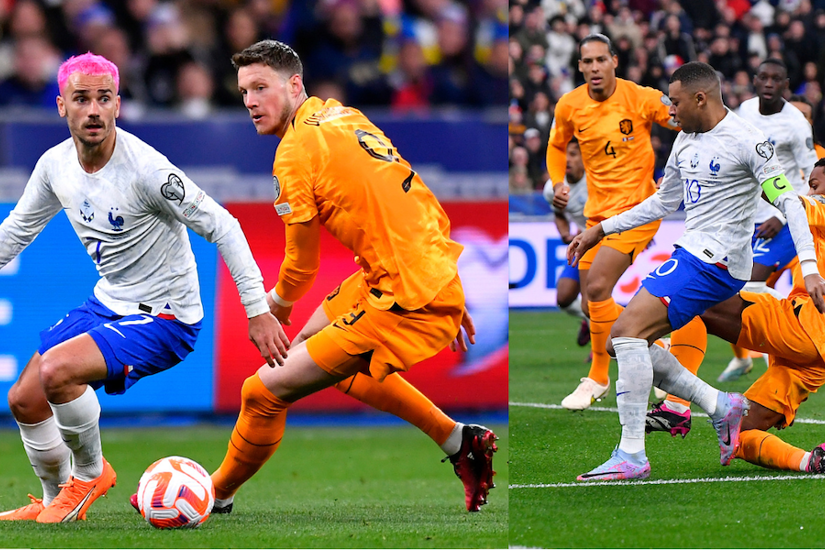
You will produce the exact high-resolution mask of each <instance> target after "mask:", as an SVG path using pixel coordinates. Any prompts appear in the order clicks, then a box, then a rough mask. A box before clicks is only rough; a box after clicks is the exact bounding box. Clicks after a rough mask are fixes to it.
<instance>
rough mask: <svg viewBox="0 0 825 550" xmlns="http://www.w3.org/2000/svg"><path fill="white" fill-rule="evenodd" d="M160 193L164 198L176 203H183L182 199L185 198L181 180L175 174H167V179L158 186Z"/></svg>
mask: <svg viewBox="0 0 825 550" xmlns="http://www.w3.org/2000/svg"><path fill="white" fill-rule="evenodd" d="M160 193H161V195H163V197H164V198H165V199H166V200H170V201H172V202H176V203H178V204H183V199H184V198H186V189H185V188H184V187H183V181H181V179H180V178H179V177H178V176H177V175H175V174H169V179H168V180H167V181H166V183H164V184H163V185H162V186H161V187H160Z"/></svg>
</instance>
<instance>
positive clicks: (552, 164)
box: [547, 78, 673, 222]
mask: <svg viewBox="0 0 825 550" xmlns="http://www.w3.org/2000/svg"><path fill="white" fill-rule="evenodd" d="M669 107H670V100H669V99H668V97H667V96H665V95H664V94H663V93H662V92H661V91H659V90H655V89H653V88H647V87H644V86H639V85H638V84H635V83H633V82H630V81H628V80H622V79H621V78H619V79H616V90H615V91H614V92H613V95H611V96H610V97H609V98H607V99H606V100H605V101H596V100H594V99H592V98H591V97H590V95H589V94H588V93H587V84H584V85H582V86H579V87H578V88H576V89H575V90H573V91H572V92H569V93H566V94H564V95H563V96H562V97H561V99H559V102H558V104H557V105H556V112H555V119H554V121H553V127H552V129H551V130H550V143H549V145H548V147H547V170H548V172H549V173H550V179H551V180H552V181H553V183H559V182H561V181H563V180H564V172H565V158H566V148H567V143H568V142H569V141H570V138H572V137H574V136H575V137H576V139H578V141H579V146H580V148H581V152H582V159H583V161H584V169H585V172H586V174H587V194H588V195H587V204H586V205H585V207H584V215H585V216H587V218H589V219H592V220H594V221H596V222H599V221H601V220H604V219H607V218H609V217H611V216H614V215H616V214H619V213H621V212H624V211H625V210H628V209H630V208H632V207H633V206H635V205H637V204H639V203H640V202H642V201H643V200H644V199H646V198H647V197H649V196H650V195H652V194H653V193H654V192H655V191H656V187H655V185H654V182H653V166H654V162H655V157H654V154H653V146H652V145H651V143H650V129H651V127H652V126H653V123H654V122H656V123H658V124H660V125H662V126H665V127H668V128H673V127H672V126H669V125H668V122H669V121H670V120H671V119H670V115H669V114H668V109H669Z"/></svg>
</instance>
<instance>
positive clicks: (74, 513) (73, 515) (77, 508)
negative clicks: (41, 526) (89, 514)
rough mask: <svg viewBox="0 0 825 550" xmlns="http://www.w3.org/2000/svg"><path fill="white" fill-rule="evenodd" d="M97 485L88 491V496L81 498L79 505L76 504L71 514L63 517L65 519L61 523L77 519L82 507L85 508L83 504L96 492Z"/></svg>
mask: <svg viewBox="0 0 825 550" xmlns="http://www.w3.org/2000/svg"><path fill="white" fill-rule="evenodd" d="M96 487H97V485H95V486H94V487H92V489H91V491H89V492H88V493H86V496H85V497H83V500H81V501H80V502H79V503H78V505H77V506H75V508H74V510H72V511H71V512H69V514H68V515H67V516H66V517H65V518H63V521H62V522H61V523H67V522H70V521H75V520H76V519H77V515H78V514H79V513H80V510H82V509H83V505H84V504H86V501H87V500H89V498H91V496H92V493H94V492H95V488H96Z"/></svg>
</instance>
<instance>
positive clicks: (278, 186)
mask: <svg viewBox="0 0 825 550" xmlns="http://www.w3.org/2000/svg"><path fill="white" fill-rule="evenodd" d="M272 185H274V186H275V201H276V202H277V201H278V199H280V198H281V182H280V181H278V176H276V175H274V174H273V175H272Z"/></svg>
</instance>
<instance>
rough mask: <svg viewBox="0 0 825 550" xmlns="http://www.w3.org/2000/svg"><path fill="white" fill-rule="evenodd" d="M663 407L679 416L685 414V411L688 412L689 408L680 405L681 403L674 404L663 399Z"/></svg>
mask: <svg viewBox="0 0 825 550" xmlns="http://www.w3.org/2000/svg"><path fill="white" fill-rule="evenodd" d="M660 389H661V388H660ZM665 406H666V407H667V408H668V409H670V410H671V411H673V412H675V413H679V414H685V412H686V411H688V410H690V407H688V406H687V405H682V404H681V403H676V402H674V401H671V400H669V399H665Z"/></svg>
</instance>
